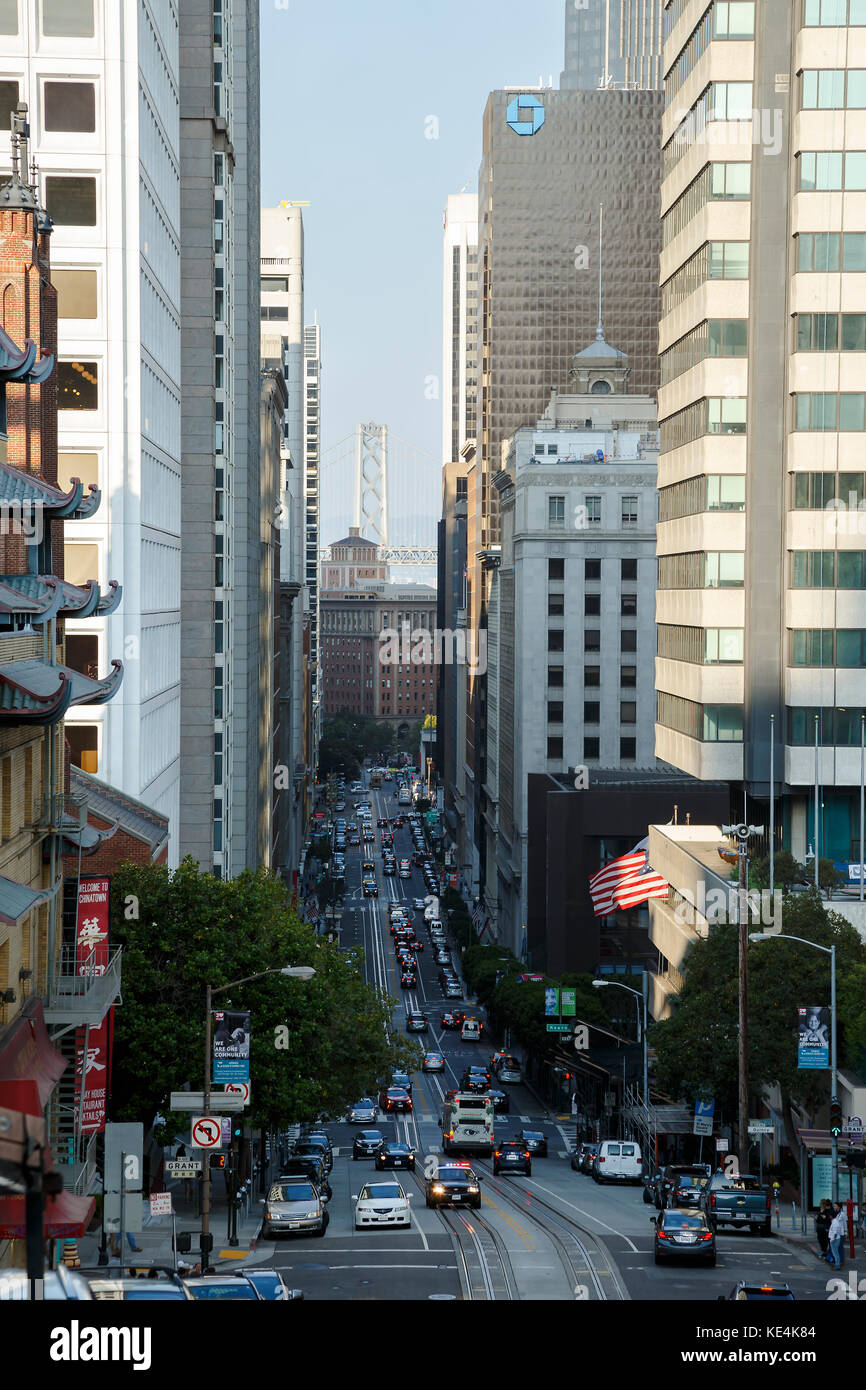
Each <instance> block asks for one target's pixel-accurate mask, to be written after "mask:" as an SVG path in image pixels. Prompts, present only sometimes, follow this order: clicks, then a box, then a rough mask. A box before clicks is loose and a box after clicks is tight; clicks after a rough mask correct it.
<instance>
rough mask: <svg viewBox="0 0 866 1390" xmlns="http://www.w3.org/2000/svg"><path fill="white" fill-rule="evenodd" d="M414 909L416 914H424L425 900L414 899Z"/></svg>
mask: <svg viewBox="0 0 866 1390" xmlns="http://www.w3.org/2000/svg"><path fill="white" fill-rule="evenodd" d="M412 907H413V909H414V911H415V912H423V911H424V899H423V898H413V899H412Z"/></svg>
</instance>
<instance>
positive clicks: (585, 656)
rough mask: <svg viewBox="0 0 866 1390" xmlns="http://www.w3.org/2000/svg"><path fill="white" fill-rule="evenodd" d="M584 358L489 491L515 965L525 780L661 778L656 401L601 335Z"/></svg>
mask: <svg viewBox="0 0 866 1390" xmlns="http://www.w3.org/2000/svg"><path fill="white" fill-rule="evenodd" d="M574 363H575V365H574V367H573V369H572V380H571V382H570V383H569V387H568V388H567V391H561V392H557V391H553V392H552V393H551V398H550V403H549V405H548V408H547V410H546V411H545V412H544V413H543V415H542V416H541V417H540V419H539V420H538V421H537V423H536V424H535V426H533V427H525V428H523V429H520V430H518V431H516V433H515V434H514V436H513V437H512V439H511V441H510V443H509V446H508V453H507V456H506V459H505V461H504V468H503V471H502V472H501V473H499V474H498V475H497V476H496V478H495V480H494V486H495V487H496V489H497V492H498V493H499V499H500V515H501V518H502V545H501V551H500V554H499V557H498V563H497V564H496V565H495V566H494V568H493V571H492V576H491V593H490V605H489V612H488V630H487V682H488V694H487V703H488V738H487V784H486V785H487V788H488V797H487V814H486V817H485V824H486V828H487V851H486V866H487V872H486V876H485V880H484V884H483V896H484V902H485V911H486V915H488V916H489V917H490V920H491V923H492V924H493V928H494V930H495V931H496V932H497V934H498V939H499V940H500V941H501V942H504V943H505V944H506V945H508V946H509V947H510V948H511V949H512V950H513V951H514V952H515V953H516V954H519V953H520V946H521V931H522V928H523V924H524V923H525V922H526V921H527V914H528V910H529V902H528V851H529V828H530V827H529V800H528V783H529V778H530V776H531V775H532V774H537V773H547V774H548V775H549V776H551V777H556V776H558V775H559V774H562V773H567V772H568V771H569V769H572V768H577V769H584V770H585V773H586V777H587V779H588V780H589V781H591V780H592V779H593V778H594V777H595V775H596V773H597V771H598V769H600V768H604V769H606V770H609V771H613V770H622V769H626V768H631V769H637V768H642V769H649V768H654V767H655V755H654V747H653V745H654V724H655V691H654V662H655V650H656V644H655V604H654V600H653V594H654V589H655V521H656V466H657V460H658V431H657V427H656V403H655V401H654V400H652V398H651V397H649V396H633V395H631V394H629V392H628V375H629V372H628V366H627V364H626V359H625V358H624V357H623V356H622V354H621V353H618V352H617V351H616V349H614V348H610V347H608V344H607V343H606V342H605V341H604V338H603V336H602V337H601V338H600V339H598V340H596V342H594V343H593V344H592V345H591V346H590V347H589V348H587V349H585V351H584V352H581V353H577V354H576V355H575V358H574ZM585 784H586V783H585Z"/></svg>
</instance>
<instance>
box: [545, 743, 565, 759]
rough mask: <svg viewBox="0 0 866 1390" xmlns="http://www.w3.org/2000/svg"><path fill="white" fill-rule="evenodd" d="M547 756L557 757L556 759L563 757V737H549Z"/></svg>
mask: <svg viewBox="0 0 866 1390" xmlns="http://www.w3.org/2000/svg"><path fill="white" fill-rule="evenodd" d="M547 756H548V758H556V759H561V758H562V739H561V738H549V739H548V740H547Z"/></svg>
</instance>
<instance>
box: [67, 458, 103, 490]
mask: <svg viewBox="0 0 866 1390" xmlns="http://www.w3.org/2000/svg"><path fill="white" fill-rule="evenodd" d="M73 478H79V479H80V480H81V482H82V483H83V484H84V492H85V496H86V495H87V490H88V488H89V487H90V484H91V483H95V484H96V485H97V486H99V455H98V454H67V453H61V454H58V455H57V486H58V487H60V488H62V489H63V491H64V492H68V491H69V489H70V488H71V486H72V479H73Z"/></svg>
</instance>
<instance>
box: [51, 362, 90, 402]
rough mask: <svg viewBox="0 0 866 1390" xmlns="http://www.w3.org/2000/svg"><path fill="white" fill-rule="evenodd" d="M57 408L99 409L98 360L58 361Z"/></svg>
mask: <svg viewBox="0 0 866 1390" xmlns="http://www.w3.org/2000/svg"><path fill="white" fill-rule="evenodd" d="M57 409H58V410H98V409H99V368H98V365H97V363H96V362H58V363H57Z"/></svg>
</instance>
